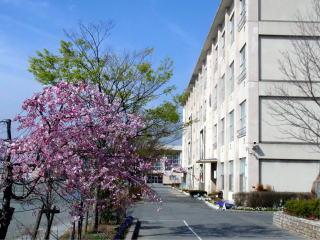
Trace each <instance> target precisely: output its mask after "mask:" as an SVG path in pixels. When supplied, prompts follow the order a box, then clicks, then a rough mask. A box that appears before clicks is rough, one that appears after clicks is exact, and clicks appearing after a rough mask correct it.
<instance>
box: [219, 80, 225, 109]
mask: <svg viewBox="0 0 320 240" xmlns="http://www.w3.org/2000/svg"><path fill="white" fill-rule="evenodd" d="M224 97H225V77H224V75H223V76H222V78H221V79H220V102H221V103H222V102H223V101H224Z"/></svg>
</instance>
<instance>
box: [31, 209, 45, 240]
mask: <svg viewBox="0 0 320 240" xmlns="http://www.w3.org/2000/svg"><path fill="white" fill-rule="evenodd" d="M42 214H43V205H42V208H41V209H40V211H39V213H38V216H37V221H36V225H35V227H34V230H33V234H32V240H36V238H37V234H38V230H39V226H40V223H41V218H42Z"/></svg>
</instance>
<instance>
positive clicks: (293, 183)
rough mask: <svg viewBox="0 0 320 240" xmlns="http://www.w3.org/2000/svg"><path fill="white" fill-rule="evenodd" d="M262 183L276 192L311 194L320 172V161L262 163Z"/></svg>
mask: <svg viewBox="0 0 320 240" xmlns="http://www.w3.org/2000/svg"><path fill="white" fill-rule="evenodd" d="M260 164H261V165H260V167H261V183H262V184H266V185H271V186H272V187H273V188H274V190H275V191H283V192H288V191H294V192H310V191H311V186H312V182H313V181H314V180H315V179H316V177H317V176H318V174H319V171H320V161H318V162H315V161H309V162H308V161H297V160H296V161H294V162H292V161H281V160H278V161H268V160H265V161H260Z"/></svg>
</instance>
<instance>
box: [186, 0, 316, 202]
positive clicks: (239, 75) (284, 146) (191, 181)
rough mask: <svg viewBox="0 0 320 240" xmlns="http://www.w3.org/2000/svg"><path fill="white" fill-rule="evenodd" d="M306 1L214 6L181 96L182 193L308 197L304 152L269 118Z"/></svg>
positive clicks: (308, 150) (308, 151) (310, 163)
mask: <svg viewBox="0 0 320 240" xmlns="http://www.w3.org/2000/svg"><path fill="white" fill-rule="evenodd" d="M312 2H313V0H222V1H221V3H220V7H219V9H218V11H217V14H216V16H215V18H214V21H213V24H212V26H211V29H210V32H209V34H208V37H207V39H206V41H205V44H204V46H203V49H202V51H201V54H200V57H199V59H198V62H197V65H196V67H195V70H194V72H193V75H192V77H191V80H190V82H189V85H188V89H187V96H188V98H187V100H186V102H185V106H184V109H183V118H184V122H185V123H188V124H187V127H186V128H185V130H184V133H183V140H182V149H183V150H182V152H183V153H182V159H183V167H184V168H185V169H187V176H186V184H187V186H188V188H189V189H203V190H206V191H208V192H211V191H218V190H219V191H220V190H222V191H223V192H224V197H225V198H227V199H231V198H232V194H233V193H235V192H244V191H252V190H254V188H255V186H256V185H257V184H264V185H269V186H271V187H272V188H273V189H274V190H275V191H310V189H311V185H312V181H313V180H314V179H315V178H316V176H317V175H318V173H319V170H320V161H319V159H320V155H319V153H318V152H316V151H315V150H314V149H313V147H312V146H310V145H308V144H305V143H302V142H298V141H296V140H295V139H289V138H288V136H285V134H284V133H283V131H280V129H279V124H277V122H276V120H275V119H273V118H272V117H271V116H270V113H269V110H270V109H269V107H270V104H272V103H273V101H274V99H275V98H276V97H277V96H275V95H274V94H273V93H272V91H270V89H272V87H274V86H275V85H276V84H278V83H281V82H283V81H284V80H283V79H284V78H283V74H282V72H281V71H280V70H279V68H280V67H279V62H278V61H279V59H280V58H281V53H282V52H283V51H286V50H290V47H291V46H292V44H291V42H292V39H293V38H299V37H304V36H299V34H297V33H295V30H294V29H295V28H296V24H297V14H298V13H299V14H300V16H301V17H302V20H303V17H306V21H308V20H309V18H307V16H309V15H308V13H309V10H310V9H312V7H313V5H312V4H313V3H312Z"/></svg>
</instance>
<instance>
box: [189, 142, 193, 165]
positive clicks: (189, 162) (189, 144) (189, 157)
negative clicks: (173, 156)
mask: <svg viewBox="0 0 320 240" xmlns="http://www.w3.org/2000/svg"><path fill="white" fill-rule="evenodd" d="M191 159H192V158H191V142H188V164H189V165H190V164H191Z"/></svg>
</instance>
